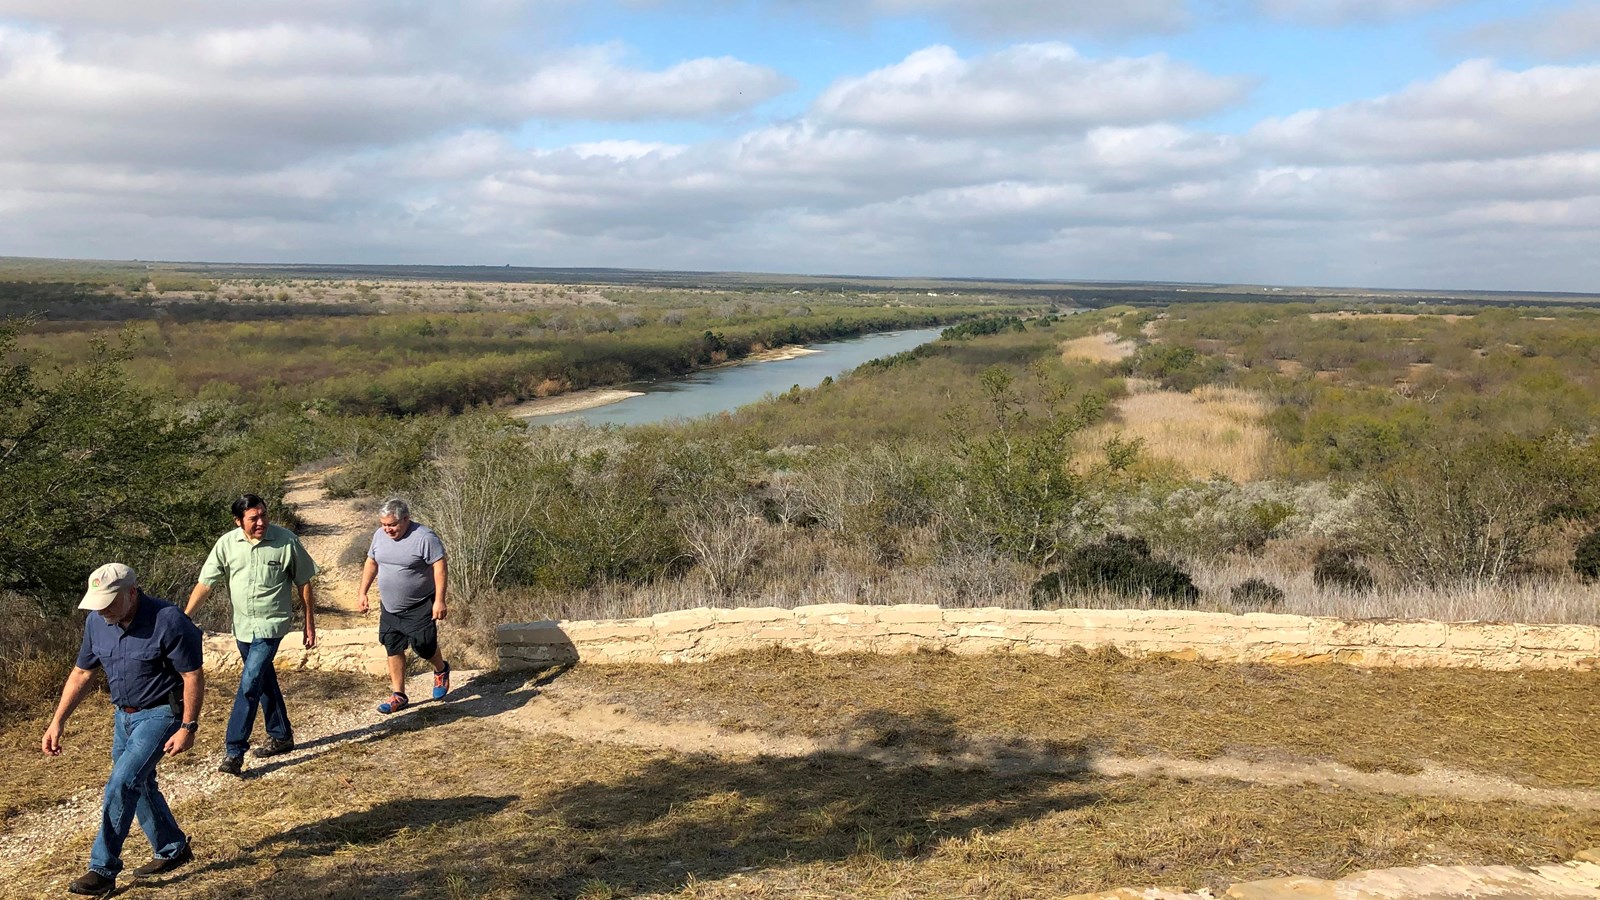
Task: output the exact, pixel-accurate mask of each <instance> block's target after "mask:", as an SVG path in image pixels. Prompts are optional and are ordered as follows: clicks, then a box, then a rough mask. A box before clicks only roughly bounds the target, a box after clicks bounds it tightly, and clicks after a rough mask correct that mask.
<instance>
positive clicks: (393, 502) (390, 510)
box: [378, 497, 411, 519]
mask: <svg viewBox="0 0 1600 900" xmlns="http://www.w3.org/2000/svg"><path fill="white" fill-rule="evenodd" d="M385 516H394V517H395V518H396V519H409V518H411V507H409V506H407V505H406V502H405V501H404V500H401V499H400V498H399V497H390V498H389V499H387V500H385V501H383V505H382V506H380V507H378V518H380V519H381V518H383V517H385Z"/></svg>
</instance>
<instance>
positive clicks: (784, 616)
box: [712, 606, 794, 624]
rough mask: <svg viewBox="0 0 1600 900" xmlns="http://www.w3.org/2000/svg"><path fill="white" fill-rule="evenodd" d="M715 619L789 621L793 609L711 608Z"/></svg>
mask: <svg viewBox="0 0 1600 900" xmlns="http://www.w3.org/2000/svg"><path fill="white" fill-rule="evenodd" d="M712 613H713V614H714V617H715V619H716V621H717V622H718V623H719V624H720V623H723V622H789V621H793V620H794V610H792V609H783V608H781V607H777V606H752V607H736V608H734V609H716V610H712Z"/></svg>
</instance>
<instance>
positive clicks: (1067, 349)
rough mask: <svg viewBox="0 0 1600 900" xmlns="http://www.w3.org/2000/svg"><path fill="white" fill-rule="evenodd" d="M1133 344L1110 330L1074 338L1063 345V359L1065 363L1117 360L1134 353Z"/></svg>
mask: <svg viewBox="0 0 1600 900" xmlns="http://www.w3.org/2000/svg"><path fill="white" fill-rule="evenodd" d="M1133 350H1134V347H1133V344H1132V342H1130V341H1124V340H1120V339H1119V338H1118V337H1117V336H1116V335H1114V334H1111V333H1109V332H1102V333H1100V334H1091V335H1089V336H1088V337H1081V338H1074V339H1072V340H1070V341H1066V342H1064V343H1062V345H1061V361H1062V362H1065V363H1079V362H1091V363H1106V362H1117V361H1118V360H1122V359H1127V358H1128V357H1130V356H1132V355H1133Z"/></svg>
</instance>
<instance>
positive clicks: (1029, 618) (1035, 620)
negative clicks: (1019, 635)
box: [995, 609, 1065, 625]
mask: <svg viewBox="0 0 1600 900" xmlns="http://www.w3.org/2000/svg"><path fill="white" fill-rule="evenodd" d="M1002 613H1003V615H1002V616H1001V617H1000V618H999V619H996V620H995V621H998V622H1004V623H1005V624H1007V625H1058V624H1060V623H1061V622H1063V621H1065V618H1064V616H1063V615H1062V612H1061V610H1056V609H1007V610H1003V611H1002Z"/></svg>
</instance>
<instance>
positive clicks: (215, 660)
mask: <svg viewBox="0 0 1600 900" xmlns="http://www.w3.org/2000/svg"><path fill="white" fill-rule="evenodd" d="M205 660H206V669H207V670H208V671H214V672H237V671H239V667H240V660H239V646H238V644H237V643H236V642H235V641H234V639H233V635H231V634H210V633H208V634H207V635H206V636H205ZM385 660H386V657H385V654H384V651H383V646H382V645H381V644H379V643H378V630H377V628H328V629H322V628H319V629H317V647H316V649H315V650H307V649H306V648H305V647H304V646H303V644H302V642H301V640H300V630H299V629H298V628H297V629H295V630H294V631H291V632H289V636H288V637H286V638H284V639H283V643H281V644H279V645H278V655H277V656H276V657H274V659H273V666H274V668H276V669H277V670H278V671H280V672H283V671H290V670H293V669H317V670H320V671H324V672H365V673H367V674H371V675H382V674H384V673H386V672H387V671H388V669H387V668H386V665H387V663H386V661H385Z"/></svg>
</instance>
